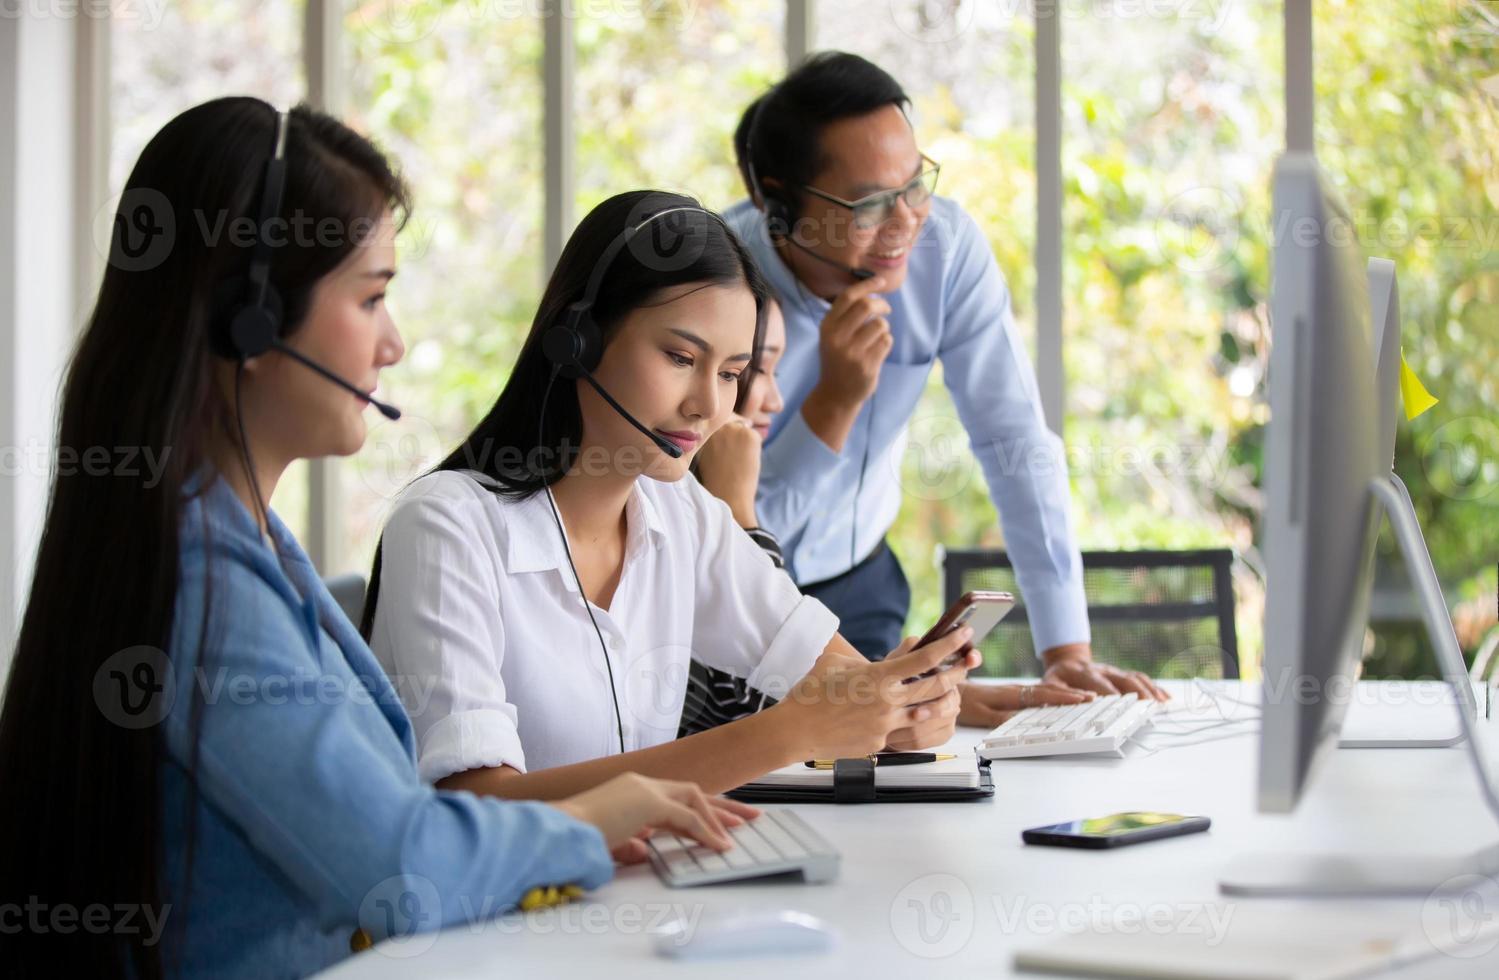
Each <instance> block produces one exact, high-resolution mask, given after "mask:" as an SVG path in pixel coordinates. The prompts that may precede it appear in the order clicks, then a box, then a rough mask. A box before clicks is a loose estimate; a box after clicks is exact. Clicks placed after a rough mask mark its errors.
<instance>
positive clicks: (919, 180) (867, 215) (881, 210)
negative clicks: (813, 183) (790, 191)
mask: <svg viewBox="0 0 1499 980" xmlns="http://www.w3.org/2000/svg"><path fill="white" fill-rule="evenodd" d="M921 162H922V163H924V164H926V166H925V167H923V168H922V170H921V172H920V173H918V174H917V175H916V176H915V177H912V178H911V180H910V181H909V182H908V183H907V184H906V185H905V186H904V187H897V188H896V189H895V190H893V191H877V192H875V193H873V194H871V195H869V196H868V197H861V198H859V199H858V200H857V201H845V200H844V199H843V198H841V197H835V196H833V195H832V194H829V193H827V192H826V191H820V190H818V189H817V188H815V187H809V186H807V185H806V184H803V185H801V187H802V190H804V191H806V192H807V193H809V194H812V195H814V196H816V197H820V198H822V199H823V200H824V201H830V202H832V203H833V204H836V205H838V206H839V207H845V208H848V209H849V210H850V211H852V212H853V213H854V227H855V228H873V227H875V226H876V225H880V224H884V223H885V222H886V221H888V220H889V219H890V215H892V214H894V213H895V202H896V201H897V200H898V199H900V198H905V201H906V205H907V206H908V207H912V208H919V207H921V206H922V205H923V204H925V203H926V202H927V201H930V200H931V199H932V195H933V194H934V193H936V191H937V174H939V173H941V172H942V165H941V164H940V163H938V162H937V161H936V160H933V159H932V158H931V157H929V156H927V155H926V154H925V153H923V154H921Z"/></svg>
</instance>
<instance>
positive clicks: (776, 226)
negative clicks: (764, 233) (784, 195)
mask: <svg viewBox="0 0 1499 980" xmlns="http://www.w3.org/2000/svg"><path fill="white" fill-rule="evenodd" d="M764 201H765V227H766V228H768V229H769V230H770V236H771V237H772V238H786V237H788V236H789V235H790V234H791V208H790V207H788V206H787V205H786V202H785V201H783V200H781V199H780V197H778V196H777V195H775V194H772V193H770V192H768V191H767V192H766V193H765V195H764Z"/></svg>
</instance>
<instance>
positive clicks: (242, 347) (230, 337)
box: [211, 277, 283, 361]
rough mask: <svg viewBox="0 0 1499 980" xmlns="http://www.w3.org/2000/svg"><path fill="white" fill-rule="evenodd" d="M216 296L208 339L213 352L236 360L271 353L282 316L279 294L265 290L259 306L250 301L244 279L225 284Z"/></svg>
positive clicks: (273, 288) (270, 289)
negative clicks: (216, 300)
mask: <svg viewBox="0 0 1499 980" xmlns="http://www.w3.org/2000/svg"><path fill="white" fill-rule="evenodd" d="M218 296H219V300H218V302H217V303H216V304H215V305H216V306H217V307H218V309H217V312H216V314H215V318H214V326H213V331H212V333H213V336H212V338H211V340H212V345H213V350H214V352H215V353H216V354H218V355H219V356H220V357H226V358H229V359H230V360H234V361H238V360H243V359H246V358H251V357H258V356H260V355H261V354H264V353H265V352H266V351H268V350H270V349H271V345H272V344H273V343H275V340H276V337H277V336H278V335H279V334H280V332H281V319H282V313H283V306H282V303H281V294H280V293H278V292H277V291H276V289H275V287H273V286H267V287H266V289H265V298H264V300H263V301H262V302H261V303H260V304H259V305H257V304H255V303H254V302H253V298H252V297H251V296H250V295H249V284H248V282H247V281H246V280H245V279H244V278H243V277H241V278H238V279H234V280H231V281H230V282H227V283H225V285H224V286H223V287H222V288H221V290H220V292H219V294H218ZM220 303H222V304H223V305H222V306H220V305H219V304H220Z"/></svg>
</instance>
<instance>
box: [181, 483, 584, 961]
mask: <svg viewBox="0 0 1499 980" xmlns="http://www.w3.org/2000/svg"><path fill="white" fill-rule="evenodd" d="M270 532H271V537H272V538H273V539H274V541H275V542H276V547H277V549H278V551H279V553H280V555H279V560H278V558H277V555H275V554H273V553H272V551H271V549H270V546H269V545H268V544H267V542H266V540H265V539H264V538H262V537H261V536H260V535H259V533H258V530H257V528H256V525H255V522H254V520H253V518H252V517H251V516H250V513H249V511H247V510H246V509H245V507H244V506H243V504H241V503H240V501H239V499H238V498H237V497H235V496H234V494H233V493H232V491H230V489H229V488H228V486H227V485H226V484H225V483H223V482H222V481H221V480H215V482H214V483H213V484H212V485H211V486H210V487H209V488H208V489H207V491H206V492H204V493H202V494H201V495H199V496H197V497H196V498H194V499H193V500H191V502H190V503H189V504H188V505H187V507H186V508H185V514H184V519H183V522H182V530H181V547H180V554H181V563H180V571H179V585H178V590H179V591H178V594H177V603H176V616H175V620H174V626H173V632H172V640H171V650H170V651H169V652H170V656H171V662H172V666H171V668H170V673H169V675H168V683H167V685H166V687H167V688H168V689H170V690H171V691H172V692H174V699H173V700H172V701H171V702H170V704H171V707H170V710H169V712H168V714H167V716H166V718H165V720H164V721H163V722H162V723H161V724H162V726H163V729H162V733H163V735H164V740H165V745H166V749H167V756H168V758H167V761H166V762H164V763H163V765H162V769H161V775H162V791H163V810H162V814H163V841H162V843H163V859H164V863H163V872H164V875H163V886H162V888H163V893H164V895H165V901H166V902H167V903H170V904H171V905H172V906H173V908H171V909H170V910H169V911H168V912H167V923H166V928H165V931H164V939H163V948H162V954H163V961H164V962H165V963H168V964H170V963H172V962H173V957H180V958H181V959H180V963H181V968H182V969H181V972H182V973H183V974H185V975H186V976H190V977H215V978H222V977H241V976H243V977H284V976H301V975H304V974H308V973H312V972H315V971H317V970H320V969H323V968H325V967H327V966H329V965H331V964H333V963H336V962H337V961H339V960H341V959H343V958H345V957H347V956H349V955H350V947H349V940H350V936H351V934H352V933H353V931H354V929H355V928H356V927H357V926H362V927H363V928H364V929H365V930H367V931H368V932H369V933H370V935H371V937H372V938H373V939H374V940H375V941H377V942H378V941H379V940H380V939H381V938H383V937H386V936H389V935H394V936H397V937H412V936H416V937H418V938H417V940H416V941H421V937H420V933H421V932H424V931H430V930H433V929H437V928H440V927H442V926H446V925H451V924H454V923H460V922H466V921H472V920H475V919H482V918H488V917H490V916H493V915H495V914H497V913H499V912H502V911H506V910H508V909H510V908H512V907H513V906H514V905H515V904H516V903H517V902H518V901H519V900H520V898H521V897H522V896H523V895H524V894H525V892H526V891H527V890H529V889H530V888H532V887H534V886H537V885H546V884H563V883H568V882H576V883H579V884H582V885H583V886H585V887H595V886H597V885H599V884H602V883H603V882H605V881H607V880H608V879H609V878H610V877H611V876H612V874H613V862H612V861H611V859H610V856H609V852H608V849H607V848H606V846H605V843H604V839H603V836H602V835H601V834H600V833H599V831H598V830H597V829H596V828H594V827H592V826H590V825H588V824H584V823H581V822H579V821H576V820H573V819H571V818H570V817H568V816H566V815H565V814H563V813H562V812H561V811H559V810H557V809H555V808H553V807H550V806H545V805H543V804H540V803H511V802H502V801H500V800H498V799H494V798H485V797H479V796H475V795H473V794H471V793H463V792H447V791H440V790H437V789H434V788H433V787H432V786H430V785H427V784H425V783H423V782H422V781H421V779H420V778H418V776H417V770H416V752H415V745H414V743H413V741H412V734H411V725H410V723H409V722H408V721H407V717H406V714H405V711H404V710H403V709H402V707H401V701H400V698H399V697H398V695H397V692H396V689H395V688H394V687H393V686H392V684H391V682H390V680H389V679H388V678H387V677H386V675H385V674H384V673H383V672H382V671H381V669H380V666H379V664H378V663H377V662H376V661H375V658H374V656H373V655H372V654H371V653H370V650H369V648H368V647H367V646H366V645H365V644H364V641H363V640H361V639H360V637H359V634H358V632H357V631H356V630H355V629H354V627H353V625H352V624H351V623H350V622H349V621H348V619H347V618H346V617H345V616H344V614H343V612H342V611H341V610H340V609H339V607H338V606H337V604H336V603H335V602H334V600H333V598H332V596H330V595H329V594H328V590H327V589H326V588H324V586H323V584H322V581H321V580H320V579H319V578H318V576H317V573H316V572H315V570H314V569H313V567H312V564H311V562H309V561H308V559H307V556H306V554H305V553H303V551H302V549H301V548H300V547H299V546H298V545H297V542H296V539H295V538H293V537H292V535H291V534H290V532H288V531H287V529H286V527H285V525H284V524H282V523H281V521H280V520H279V519H278V518H277V517H276V516H275V515H274V514H272V515H271V517H270ZM210 557H211V559H212V560H211V562H210V560H209V559H210ZM205 571H207V572H209V574H210V578H211V582H212V586H211V589H212V591H211V595H212V601H211V603H210V614H209V617H208V628H207V638H208V639H207V643H206V646H205V648H206V649H207V650H208V651H209V653H208V656H207V657H206V658H200V657H199V656H198V655H197V654H198V651H199V649H200V647H199V642H198V638H199V635H200V628H201V626H202V624H203V613H204V595H205ZM195 688H196V690H195ZM194 697H196V698H197V699H198V700H199V705H198V706H197V710H198V711H199V712H201V718H200V721H201V733H200V735H199V737H198V744H197V787H198V791H199V792H198V794H197V796H196V799H191V797H190V795H189V792H188V783H187V777H186V772H185V766H186V764H187V760H188V758H189V757H190V755H191V752H192V749H191V745H192V736H191V734H190V730H191V725H190V718H191V716H192V714H193V713H194V707H193V706H192V704H191V702H192V699H193V698H194ZM190 800H191V805H192V807H193V811H194V812H195V814H196V846H195V853H194V863H193V878H192V885H191V890H190V894H189V895H187V896H186V903H187V905H186V910H185V912H184V911H183V910H182V908H181V903H182V902H183V900H184V896H183V895H182V894H181V887H180V886H181V875H182V872H183V868H184V859H185V841H186V816H187V811H186V808H187V806H188V805H189V802H190ZM183 915H186V917H187V918H186V920H185V922H184V921H176V922H174V921H172V917H173V916H176V917H177V918H178V919H181V918H182V916H183ZM184 925H185V926H186V934H185V936H183V934H182V933H181V932H180V931H179V930H180V929H181V928H182V927H183V926H184ZM403 941H406V942H411V941H412V940H411V939H409V938H407V939H404V940H403ZM360 955H364V956H377V955H379V953H375V952H368V953H362V954H360Z"/></svg>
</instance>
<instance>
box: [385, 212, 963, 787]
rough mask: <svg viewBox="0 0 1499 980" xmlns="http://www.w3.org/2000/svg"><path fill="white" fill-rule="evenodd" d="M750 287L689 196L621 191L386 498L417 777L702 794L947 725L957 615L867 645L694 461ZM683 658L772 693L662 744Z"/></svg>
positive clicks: (392, 597) (728, 373)
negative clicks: (731, 717) (490, 403)
mask: <svg viewBox="0 0 1499 980" xmlns="http://www.w3.org/2000/svg"><path fill="white" fill-rule="evenodd" d="M767 295H768V289H767V286H766V284H765V280H764V279H763V277H762V276H761V274H760V272H759V270H758V269H757V268H756V267H755V264H754V260H753V259H752V258H751V257H750V255H749V253H748V251H747V250H746V249H745V248H744V246H743V244H742V243H740V242H739V241H738V239H737V238H736V237H735V236H734V235H733V233H732V232H731V231H729V229H728V228H727V226H726V225H724V224H723V222H722V220H721V219H720V218H719V217H718V216H717V215H715V214H712V213H711V212H707V211H704V210H703V209H702V208H700V207H699V206H698V205H697V203H696V202H695V201H693V200H692V199H690V198H685V197H681V196H679V195H675V194H665V193H661V192H653V191H639V192H632V193H629V194H621V195H618V196H616V197H613V198H611V199H609V200H607V201H605V202H604V203H602V204H600V205H599V206H598V207H597V208H595V209H594V210H593V211H592V212H591V213H590V214H589V215H588V216H587V217H586V218H585V219H584V220H583V221H582V223H581V224H580V225H579V226H578V229H577V231H576V232H575V233H574V234H573V237H572V239H571V240H570V241H569V242H568V244H567V247H566V248H565V249H564V250H563V253H562V256H561V258H560V259H559V261H558V265H557V269H556V271H555V272H554V273H553V275H552V278H551V281H550V282H549V283H548V286H547V289H546V292H545V294H544V295H543V297H542V301H541V305H540V309H539V310H538V312H537V315H536V319H535V321H534V322H533V324H532V329H531V333H530V336H529V337H528V338H527V340H526V342H525V344H524V345H523V346H522V348H521V352H520V355H519V358H518V359H517V362H516V365H515V368H514V370H513V371H512V372H511V376H510V379H509V381H508V383H507V384H506V386H505V389H504V391H503V392H501V394H500V397H499V399H498V401H497V402H496V403H495V405H494V407H493V408H492V409H491V410H490V412H489V414H488V415H487V416H486V417H485V418H484V420H483V421H482V422H480V423H479V425H478V427H477V428H476V429H475V430H474V431H473V433H471V434H470V435H469V437H468V438H467V439H466V440H465V441H464V442H463V444H462V445H460V446H459V447H458V448H457V449H456V450H455V451H454V452H453V453H452V454H451V455H450V456H449V457H448V458H447V459H445V460H444V461H443V462H442V463H441V464H439V466H438V467H437V469H436V470H434V471H433V472H431V473H429V474H427V475H426V476H424V477H422V478H420V479H418V480H417V481H416V482H414V483H413V484H412V485H411V486H410V487H409V488H408V489H407V491H406V492H405V493H404V494H403V495H402V497H401V499H400V500H399V501H398V502H397V504H396V506H395V508H394V510H393V512H392V514H391V516H390V519H389V522H388V524H387V526H386V528H385V532H384V536H383V540H382V545H381V549H380V552H379V553H377V556H376V564H375V569H374V572H373V574H372V576H371V579H372V581H371V589H370V595H369V599H368V602H367V606H366V609H365V616H364V624H363V628H364V632H365V633H366V635H367V636H368V637H369V638H370V642H371V646H372V648H373V649H374V651H375V653H376V656H377V657H378V658H379V659H380V662H381V664H382V665H383V666H384V667H385V669H386V670H387V671H388V672H389V673H390V675H391V676H392V678H393V679H394V680H395V682H396V687H397V689H398V690H400V691H401V692H403V697H404V699H405V700H406V706H407V709H408V711H409V712H410V713H411V716H412V720H413V723H414V726H415V729H416V735H417V742H418V746H419V763H418V764H419V767H420V770H421V773H422V775H423V776H424V777H426V778H427V779H430V780H432V781H433V782H435V783H437V784H438V785H439V786H442V787H454V788H463V789H471V790H474V791H477V792H486V793H493V794H496V795H502V796H510V797H517V798H531V799H551V798H553V797H556V796H559V795H566V794H568V793H573V792H577V791H578V790H580V789H583V788H586V787H589V786H593V785H596V784H598V783H599V782H601V781H603V780H605V779H608V778H609V777H611V776H614V775H616V774H618V773H620V772H625V771H634V772H639V773H643V774H646V775H659V776H671V777H673V778H677V779H685V780H690V781H693V782H697V783H699V784H700V785H701V786H702V787H703V788H704V789H705V790H708V791H710V792H716V791H720V790H725V789H729V788H731V787H734V786H737V785H739V784H741V783H743V782H746V781H748V780H750V779H753V778H754V777H756V776H758V775H761V774H763V773H765V772H767V771H769V770H771V769H775V768H778V767H780V766H784V765H788V764H791V763H794V762H797V761H800V760H803V759H808V758H813V757H814V756H815V757H835V756H850V755H860V754H864V753H868V752H872V751H875V750H878V749H880V748H883V747H886V746H889V747H892V748H920V747H928V746H932V745H938V744H941V743H942V742H945V741H946V740H947V739H948V738H949V737H951V734H952V728H953V721H954V719H955V717H956V714H957V709H958V699H957V694H956V690H955V685H956V684H957V683H958V682H960V681H961V680H962V679H963V678H964V677H965V676H966V674H967V669H968V667H970V666H973V665H975V664H976V663H977V654H976V653H973V652H969V653H967V654H966V655H961V651H962V650H963V649H964V648H965V647H967V646H968V644H969V641H970V640H971V638H972V637H971V635H970V634H969V633H968V631H966V630H964V631H960V632H957V633H955V634H952V635H950V636H948V637H944V638H943V639H942V640H939V641H937V642H935V643H932V644H929V645H928V646H926V647H923V648H921V649H920V650H915V649H914V646H915V641H914V639H907V640H906V641H905V642H903V643H902V644H901V645H900V646H899V647H898V648H897V649H896V650H895V651H893V652H892V655H891V656H890V657H889V658H887V659H886V660H884V661H882V662H879V663H869V662H867V661H865V660H864V659H863V658H862V657H860V656H859V655H858V654H857V653H856V652H855V651H854V649H853V648H852V647H851V646H849V645H848V644H847V643H846V642H845V641H843V639H842V638H841V637H840V636H838V634H837V632H836V630H837V620H836V619H835V618H834V617H833V616H832V614H831V613H829V612H828V611H827V609H826V608H825V607H823V606H822V605H821V603H819V602H817V601H816V600H815V599H812V598H808V597H803V596H802V595H801V594H800V593H799V592H798V591H797V589H796V587H795V585H794V584H793V583H792V582H791V580H790V579H789V578H788V577H787V576H786V575H784V574H783V573H781V572H779V571H778V570H777V569H776V568H775V567H774V565H773V564H772V563H771V561H770V559H769V558H768V557H766V555H765V554H764V553H763V552H762V551H761V550H760V549H759V548H758V547H757V546H756V545H755V544H754V542H752V541H751V540H750V539H749V537H748V536H747V535H745V534H744V532H743V531H742V530H741V529H740V528H739V526H738V525H737V524H736V523H735V522H734V520H733V518H732V516H731V515H730V512H729V509H728V507H727V506H726V505H725V504H724V503H723V502H722V501H719V500H717V499H715V498H713V497H712V496H711V495H709V494H708V493H707V492H706V491H705V490H704V489H703V488H702V486H701V485H699V484H698V482H697V480H696V479H695V478H693V477H691V476H690V475H689V474H688V467H689V465H690V464H691V462H692V458H693V455H694V452H695V450H696V448H697V447H698V446H700V445H701V444H702V442H703V441H704V440H705V439H706V438H707V437H708V436H710V435H712V434H713V432H714V431H716V430H717V429H718V427H719V426H721V425H722V424H723V423H724V422H726V421H727V420H728V419H729V418H730V416H731V414H732V411H733V405H734V401H735V398H736V395H737V394H738V392H739V388H740V385H741V384H742V383H747V380H748V379H747V378H745V377H744V375H745V374H746V372H747V371H748V370H749V368H750V367H751V366H752V364H753V363H754V360H755V358H756V356H757V354H758V347H759V345H760V343H761V340H762V330H763V327H762V324H763V310H764V306H765V303H766V299H767ZM611 402H613V404H611ZM673 448H674V449H676V450H678V451H677V452H675V453H673V452H669V451H668V450H669V449H673ZM562 527H565V528H566V534H565V538H564V535H563V534H562ZM580 591H581V593H582V596H580V595H579V593H580ZM583 596H586V597H587V598H586V600H585V599H584V598H583ZM606 651H607V653H606ZM955 654H959V655H960V656H959V660H958V663H957V665H956V666H955V667H953V668H951V669H948V670H944V671H941V672H939V673H936V674H935V675H933V676H931V677H928V678H924V679H920V680H916V681H914V682H912V683H909V684H906V683H902V682H903V681H905V680H906V679H907V678H912V677H915V676H916V675H918V674H921V673H922V672H924V671H927V670H929V669H930V668H932V667H934V666H936V665H938V664H940V663H941V662H943V661H944V660H945V659H946V658H948V657H949V656H952V655H955ZM692 658H697V659H699V660H701V661H702V662H703V663H705V664H707V665H709V666H712V667H715V668H717V669H719V670H724V671H727V672H729V673H732V674H734V675H735V676H739V677H744V678H745V679H746V680H747V681H748V682H749V683H750V684H751V685H752V686H753V687H755V688H756V689H758V690H761V691H764V692H766V693H767V694H770V695H771V696H773V697H776V698H778V699H780V703H779V704H777V705H776V706H775V707H773V708H771V709H769V710H767V711H764V712H761V713H759V714H757V715H755V716H754V717H751V718H746V719H743V720H741V721H737V722H734V723H732V724H729V725H724V726H721V727H719V728H715V729H714V730H712V731H708V732H703V733H701V734H698V735H693V736H690V737H688V738H685V739H680V740H677V739H676V738H675V736H676V733H677V725H678V722H679V720H680V718H681V713H682V702H683V696H684V692H685V689H686V681H687V670H688V662H689V660H690V659H692Z"/></svg>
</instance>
